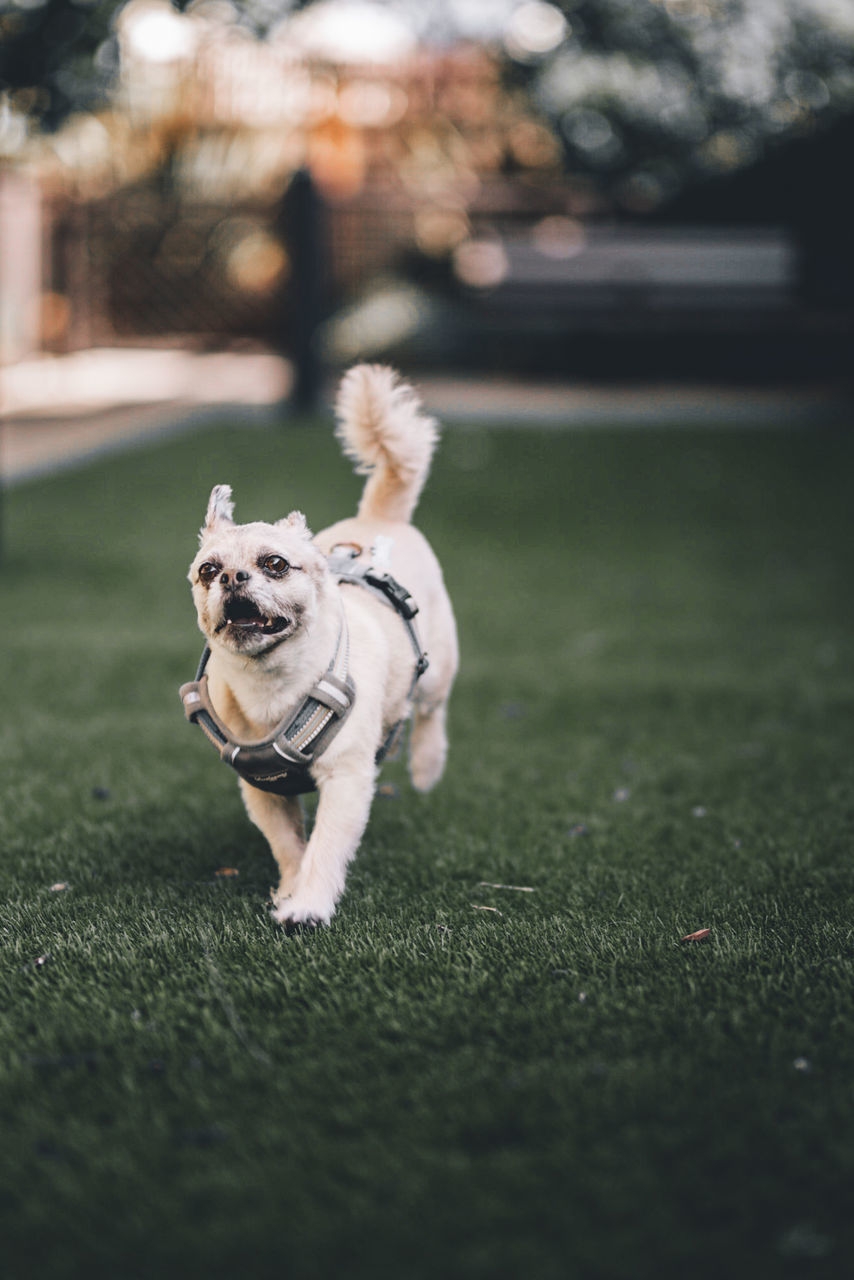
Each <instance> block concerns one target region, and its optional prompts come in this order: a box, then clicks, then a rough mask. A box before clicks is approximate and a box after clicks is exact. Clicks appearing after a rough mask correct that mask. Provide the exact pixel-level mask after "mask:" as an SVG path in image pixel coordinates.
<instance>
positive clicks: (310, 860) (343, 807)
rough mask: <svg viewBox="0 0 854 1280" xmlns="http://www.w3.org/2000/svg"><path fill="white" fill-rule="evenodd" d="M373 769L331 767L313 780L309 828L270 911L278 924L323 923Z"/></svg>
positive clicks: (358, 827)
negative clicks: (288, 883)
mask: <svg viewBox="0 0 854 1280" xmlns="http://www.w3.org/2000/svg"><path fill="white" fill-rule="evenodd" d="M375 776H376V770H375V768H374V766H373V762H371V763H370V765H369V766H368V767H366V768H362V769H354V768H352V767H351V768H348V769H340V770H336V771H335V772H334V773H332V774H331V775H330V776H329V777H328V778H326V779H325V780H321V781H319V782H318V791H319V799H318V803H317V814H316V816H315V821H314V829H313V830H312V833H311V837H310V839H309V842H308V845H307V846H306V851H305V856H304V857H303V860H302V863H301V864H300V868H299V871H298V872H297V875H296V879H295V881H294V885H293V889H292V891H291V894H290V896H289V897H287V898H282V899H277V900H276V903H275V910H274V911H273V917H274V919H275V920H278V922H279V923H280V924H284V925H298V924H309V925H317V924H328V923H329V921H330V920H331V919H332V915H333V913H334V911H335V906H336V903H337V902H338V899H339V898H340V897H341V894H342V893H343V891H344V880H345V877H346V875H347V866H348V864H349V862H350V860H351V859H352V857H353V855H354V854H355V852H356V850H357V848H358V847H359V841H360V840H361V838H362V833H363V831H364V830H365V826H366V825H367V821H368V814H369V813H370V809H371V800H372V799H373V793H374V779H375Z"/></svg>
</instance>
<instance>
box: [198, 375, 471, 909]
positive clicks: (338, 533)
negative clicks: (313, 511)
mask: <svg viewBox="0 0 854 1280" xmlns="http://www.w3.org/2000/svg"><path fill="white" fill-rule="evenodd" d="M335 411H336V419H337V425H336V435H337V436H338V438H339V441H340V443H341V445H342V447H343V451H344V453H345V455H346V456H348V457H349V458H350V459H351V461H352V462H353V463H354V464H355V469H356V471H357V472H358V473H361V474H365V475H367V480H366V483H365V486H364V489H363V492H362V495H361V500H360V502H359V505H358V510H357V514H356V515H355V516H354V517H351V518H348V519H344V520H342V521H340V522H338V523H337V524H334V525H332V526H331V527H330V528H328V529H324V530H323V531H322V532H321V533H319V534H318V535H317V536H316V537H313V536H312V534H311V531H310V530H309V528H308V526H307V524H306V520H305V517H304V515H303V514H302V513H301V512H299V511H292V512H291V513H290V514H289V515H287V516H285V517H284V518H283V519H281V520H278V521H277V522H276V523H274V524H266V523H262V522H254V523H251V524H237V523H236V522H235V520H234V506H233V503H232V497H231V489H230V487H229V486H228V485H216V486H215V487H214V489H213V491H212V492H211V495H210V501H209V503H208V508H207V514H206V516H205V523H204V525H203V527H202V529H201V533H200V537H199V551H198V554H197V555H196V557H195V559H194V560H193V563H192V565H191V567H190V572H189V579H190V582H191V584H192V595H193V601H194V603H195V606H196V613H197V617H198V623H199V627H200V629H201V631H202V633H203V635H204V637H205V640H206V642H207V648H206V655H209V656H208V657H207V662H206V666H205V676H206V687H205V693H204V697H202V695H201V693H200V692H199V691H200V689H201V685H200V684H192V685H188V686H184V688H183V689H182V697H183V698H184V701H185V709H186V710H187V714H188V716H189V717H190V718H191V719H192V718H194V715H195V714H197V713H198V709H199V706H200V705H201V702H202V701H204V702H205V703H206V705H207V707H208V710H209V713H210V714H209V715H208V717H207V725H205V724H202V727H206V731H208V736H209V737H211V740H212V741H213V742H214V745H215V746H217V748H218V749H219V750H220V753H221V755H222V756H223V758H224V759H226V760H227V761H228V762H229V763H231V764H232V765H233V766H234V767H235V768H238V765H239V764H240V763H241V760H240V757H239V752H240V751H241V750H243V759H244V760H248V759H249V758H250V756H252V754H253V750H254V753H255V755H256V756H259V758H260V755H263V756H264V759H266V758H267V757H268V756H271V752H277V753H278V755H279V756H282V759H281V760H279V764H280V765H282V767H283V777H284V778H285V782H284V783H272V782H270V781H269V780H266V781H265V780H261V779H258V778H254V777H253V775H252V774H251V772H250V773H249V775H248V776H247V775H246V774H245V773H244V774H243V776H241V778H240V783H239V785H240V790H241V792H242V796H243V801H244V804H245V807H246V811H247V813H248V815H249V818H250V819H251V821H252V822H253V823H254V824H255V825H256V826H257V827H258V828H259V829H260V831H261V832H262V833H263V834H264V836H265V837H266V839H267V841H268V843H269V845H270V849H271V851H272V854H273V857H274V858H275V860H276V862H277V864H278V869H279V883H278V886H277V887H276V888H275V889H274V890H273V891H272V912H273V917H274V919H275V920H276V921H278V922H279V923H280V924H282V925H284V926H285V927H286V928H288V930H294V929H300V928H314V927H317V926H319V925H328V924H329V922H330V921H331V919H332V916H333V914H334V912H335V909H336V905H337V903H338V901H339V899H340V897H341V894H342V893H343V890H344V883H345V877H346V873H347V867H348V865H349V863H350V861H351V860H352V858H353V857H354V855H355V853H356V850H357V848H358V846H359V843H360V841H361V838H362V835H363V833H364V830H365V827H366V825H367V822H368V816H369V813H370V809H371V802H372V799H373V795H374V790H375V786H376V778H377V773H378V765H377V761H378V759H379V758H381V756H382V754H383V751H384V749H385V747H386V746H387V745H388V741H389V738H390V737H391V736H392V735H393V734H394V732H395V726H399V725H401V723H402V722H404V721H406V720H407V719H408V718H411V721H412V723H411V733H410V743H409V774H410V778H411V781H412V784H413V786H414V787H415V788H416V789H417V790H418V791H429V790H430V789H431V788H432V787H433V786H435V784H436V783H437V782H438V781H439V779H440V778H441V776H442V772H443V770H444V766H445V758H446V753H447V747H448V742H447V730H446V716H447V706H448V699H449V696H450V693H451V688H452V686H453V683H454V678H455V676H456V672H457V667H458V661H459V651H458V643H457V629H456V623H455V619H454V613H453V609H452V606H451V602H450V599H449V597H448V593H447V591H446V589H445V584H444V580H443V577H442V570H441V568H440V566H439V562H438V560H437V558H436V556H435V554H434V553H433V551H432V549H431V547H430V545H429V543H428V542H427V540H426V538H425V537H424V536H423V534H421V533H420V532H419V531H418V530H417V529H416V528H415V527H414V526H413V525H412V523H411V518H412V514H413V511H414V509H415V506H416V503H417V501H418V498H419V495H420V493H421V490H422V488H423V485H424V482H425V481H426V479H427V475H428V472H429V470H430V463H431V459H432V455H433V451H434V448H435V445H436V442H437V439H438V428H437V424H436V423H435V421H434V420H433V419H432V418H430V417H428V416H427V415H426V414H425V413H424V411H423V409H422V406H421V402H420V399H419V397H418V395H417V393H416V392H415V391H414V389H413V388H412V387H411V386H409V385H408V384H406V383H404V382H402V381H401V380H400V379H399V377H398V375H397V374H396V373H395V372H394V371H393V370H391V369H389V368H386V367H383V366H379V365H357V366H356V367H354V368H352V369H350V370H349V372H348V373H347V374H345V376H344V378H343V379H342V381H341V385H340V388H339V391H338V396H337V400H336V405H335ZM342 557H343V559H342ZM378 561H381V562H382V563H380V564H378V563H377V562H378ZM335 564H337V565H338V570H337V571H336V570H335V568H334V567H333V566H334V565H335ZM342 565H343V566H344V568H343V569H342ZM366 570H367V572H368V579H367V581H366V580H364V579H361V580H360V578H359V576H358V575H360V574H361V575H364V574H365V572H366ZM342 573H343V574H347V573H350V574H351V575H355V576H351V577H350V580H347V577H346V576H345V577H344V578H343V580H342ZM369 584H373V585H369ZM377 584H379V588H378V586H377ZM389 584H391V585H389ZM400 584H404V588H401V586H400ZM366 587H368V589H366ZM380 588H381V589H380ZM408 593H411V596H410V595H409V594H408ZM413 599H414V601H415V603H416V604H417V619H413V617H412V616H411V610H412V609H413V608H414V607H415V605H413V603H412V601H413ZM401 602H403V603H401ZM390 605H394V606H395V607H389V606H390ZM407 611H409V612H410V618H409V619H407V618H406V617H405V614H406V612H407ZM416 622H417V631H416V629H415V627H416ZM419 643H423V645H424V648H425V649H426V653H427V655H429V656H428V658H427V661H426V662H425V660H424V659H423V658H419V655H418V646H419ZM204 663H205V660H204V659H203V665H204ZM425 666H426V670H424V667H425ZM345 667H346V670H344V668H345ZM422 672H423V673H422ZM187 690H190V692H189V693H188V692H186V691H187ZM324 691H325V692H324ZM312 699H320V700H321V701H320V702H317V701H312ZM323 699H325V702H324V701H323ZM336 699H337V701H336ZM345 704H346V707H345ZM301 707H302V708H306V707H307V708H308V710H307V711H306V712H305V714H303V713H302V712H299V711H298V709H299V708H301ZM295 709H297V711H298V714H297V715H296V721H295V722H298V721H300V719H303V720H304V719H305V718H306V716H308V717H309V719H311V714H310V713H311V712H316V713H317V715H316V716H315V717H314V718H315V719H316V720H318V721H319V720H322V719H323V717H324V716H325V717H326V720H327V721H328V722H329V723H328V724H327V727H326V729H325V730H324V733H325V734H326V740H325V741H324V742H323V746H322V749H320V747H317V749H316V750H311V749H310V748H308V749H306V750H303V751H300V750H299V749H297V748H295V747H294V746H293V742H295V741H297V739H291V738H287V739H286V738H285V737H283V736H282V735H281V734H280V735H279V737H278V738H275V743H274V745H270V744H271V737H275V734H276V733H277V732H278V729H277V726H278V728H279V729H280V728H281V726H282V725H283V724H285V723H287V722H288V719H289V717H290V716H291V713H292V712H294V711H295ZM217 726H218V727H217ZM330 730H333V732H331V733H330ZM321 736H322V735H321ZM220 739H226V743H225V745H223V742H222V741H221V740H220ZM320 741H321V738H317V739H316V742H318V743H319V742H320ZM259 742H260V743H266V744H267V745H266V747H264V748H263V750H261V749H260V748H258V747H257V746H256V745H255V744H258V743H259ZM259 753H260V755H259ZM283 753H284V754H283ZM271 758H274V759H278V756H271ZM289 771H290V774H291V776H293V775H294V774H296V776H297V783H296V784H295V785H296V787H297V790H299V789H300V786H299V783H300V779H302V780H303V781H304V783H305V785H304V786H303V787H302V788H301V789H302V790H313V789H316V790H317V792H318V805H317V811H316V814H315V820H314V824H313V829H312V831H311V835H310V838H309V839H308V840H306V834H305V823H304V816H303V809H302V803H301V799H300V797H299V795H298V794H279V793H278V792H277V791H276V789H275V788H276V787H277V786H279V785H287V777H288V774H289Z"/></svg>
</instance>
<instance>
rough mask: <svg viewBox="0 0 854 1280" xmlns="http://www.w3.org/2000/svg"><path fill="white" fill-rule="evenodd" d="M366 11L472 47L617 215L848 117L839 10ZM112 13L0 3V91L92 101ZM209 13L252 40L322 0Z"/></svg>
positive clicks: (272, 0)
mask: <svg viewBox="0 0 854 1280" xmlns="http://www.w3.org/2000/svg"><path fill="white" fill-rule="evenodd" d="M200 2H201V3H204V2H205V0H196V3H200ZM377 2H378V3H379V4H381V5H383V6H385V7H387V8H392V9H395V10H397V11H398V12H401V13H402V14H403V15H404V16H405V17H406V18H407V19H408V20H409V22H410V23H411V24H412V26H413V28H414V29H415V30H416V32H417V34H418V35H420V36H421V37H422V38H423V39H426V40H430V41H434V42H435V41H439V42H442V43H445V44H448V43H450V42H451V41H452V40H453V39H455V38H458V37H462V38H469V39H478V40H483V41H485V42H486V43H488V44H489V45H490V46H491V47H492V48H493V49H494V50H495V52H496V54H497V56H498V57H499V58H500V60H501V61H502V63H503V65H504V67H505V70H506V74H507V79H508V81H509V82H510V84H511V85H516V86H518V87H519V88H520V89H521V90H523V91H525V92H527V93H529V94H531V95H532V97H533V99H534V100H535V102H536V103H537V104H538V106H539V108H540V109H541V110H542V111H543V112H544V113H545V115H547V116H548V117H549V118H550V119H551V121H552V122H553V123H554V125H555V127H556V129H557V131H558V132H559V134H560V137H561V139H562V142H563V145H564V148H565V153H566V159H567V164H568V167H569V168H570V169H571V171H572V172H573V173H574V174H582V175H588V176H589V177H590V179H591V180H592V181H593V182H594V183H595V186H596V188H597V189H598V190H599V191H600V192H602V193H604V195H605V196H606V197H607V198H608V199H609V200H613V201H614V202H615V203H616V204H617V205H619V206H621V207H622V208H624V209H626V210H629V211H635V212H638V213H641V212H648V211H651V210H653V209H655V208H656V207H658V206H660V205H662V204H664V203H666V202H667V201H668V199H670V197H671V196H672V195H673V194H674V193H675V192H676V191H678V190H679V189H681V188H682V187H683V186H685V185H686V183H690V182H691V181H693V180H695V179H696V178H698V177H702V176H708V175H713V174H721V173H728V172H734V171H736V170H739V169H742V168H744V167H746V166H748V165H750V164H751V163H753V161H754V160H756V159H757V158H758V157H759V156H760V155H761V154H762V153H763V152H764V151H765V150H766V148H768V147H769V146H770V145H772V144H773V143H774V142H775V141H777V140H782V139H788V138H791V137H801V136H805V135H807V134H808V133H810V132H811V131H812V130H814V129H815V128H816V127H817V126H818V125H820V124H823V123H824V122H832V120H833V119H835V118H838V117H839V116H840V115H843V114H846V113H850V112H851V111H852V110H854V56H852V50H853V49H854V3H852V0H553V2H551V3H549V2H547V0H490V3H488V4H487V3H477V2H474V3H473V0H377ZM124 3H125V0H0V94H2V93H3V91H4V90H5V91H6V92H7V93H10V95H11V97H12V102H13V105H14V107H15V108H16V109H17V110H18V111H20V112H24V113H25V114H26V115H28V116H29V117H31V118H32V119H33V120H35V121H36V122H38V123H40V124H41V125H42V126H44V127H46V128H55V127H56V126H57V125H58V124H59V123H60V122H61V121H62V120H63V118H64V117H65V116H66V115H68V114H69V113H70V112H72V111H74V110H79V109H85V108H87V107H91V106H92V105H93V104H95V103H96V102H98V101H100V100H102V99H103V98H104V97H105V95H106V93H107V90H108V87H109V85H110V83H111V81H112V79H113V77H114V75H115V72H116V70H117V67H118V42H117V39H116V36H115V17H116V15H117V13H118V12H119V11H120V10H121V9H122V8H123V7H124ZM219 3H220V4H221V5H222V4H225V5H228V6H230V8H231V10H232V12H233V14H234V16H235V18H236V19H237V20H238V21H240V22H241V23H243V24H244V25H245V26H247V27H248V28H250V29H252V30H253V31H254V32H255V33H257V34H258V35H260V36H264V35H265V34H267V33H268V32H269V31H270V30H272V29H273V28H274V27H275V26H276V25H277V24H278V23H279V22H280V21H281V20H282V18H283V17H285V16H286V15H287V14H288V13H290V12H292V11H293V10H295V9H299V8H304V7H308V6H309V5H311V4H312V3H317V4H325V5H329V3H330V0H219ZM174 7H175V8H177V9H186V8H187V7H188V0H175V6H174Z"/></svg>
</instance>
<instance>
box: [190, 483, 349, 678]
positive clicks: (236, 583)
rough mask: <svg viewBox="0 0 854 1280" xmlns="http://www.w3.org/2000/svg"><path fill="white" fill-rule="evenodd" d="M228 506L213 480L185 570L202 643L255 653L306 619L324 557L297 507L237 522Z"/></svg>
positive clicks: (226, 494) (224, 491)
mask: <svg viewBox="0 0 854 1280" xmlns="http://www.w3.org/2000/svg"><path fill="white" fill-rule="evenodd" d="M233 513H234V506H233V504H232V501H231V490H230V488H229V487H228V485H217V486H216V487H215V488H214V490H213V492H212V493H211V497H210V502H209V503H208V510H207V515H206V517H205V524H204V526H203V528H202V530H201V534H200V537H199V543H200V546H199V552H198V555H197V556H196V558H195V560H194V561H193V563H192V565H191V566H190V573H189V575H188V576H189V579H190V582H191V583H192V586H193V600H194V602H195V605H196V613H197V614H198V619H199V626H200V628H201V630H202V631H203V633H204V635H205V637H206V639H207V641H208V643H209V644H210V645H212V646H213V645H221V646H223V647H224V648H226V649H228V650H230V651H231V652H232V653H236V654H241V655H243V656H245V657H250V658H251V657H260V656H261V655H263V654H266V653H269V652H270V651H271V650H272V649H274V648H277V647H278V646H279V645H281V644H283V643H286V642H287V641H288V640H289V639H291V638H292V637H293V636H295V635H296V634H297V633H298V632H299V631H300V630H302V629H304V628H306V627H309V626H310V625H311V621H312V618H313V617H314V614H315V611H316V608H317V602H318V591H319V589H320V587H321V586H322V583H323V580H324V576H325V574H326V572H327V569H326V561H325V559H324V557H323V556H322V555H321V554H320V552H319V551H318V550H317V548H316V547H315V546H314V544H313V543H312V541H311V533H310V532H309V530H308V529H307V528H306V523H305V518H304V516H302V515H301V514H300V513H299V512H297V511H293V512H291V514H290V515H289V516H287V517H286V518H285V519H284V520H279V521H278V522H277V523H276V524H263V523H255V524H235V523H234V520H233V518H232V517H233Z"/></svg>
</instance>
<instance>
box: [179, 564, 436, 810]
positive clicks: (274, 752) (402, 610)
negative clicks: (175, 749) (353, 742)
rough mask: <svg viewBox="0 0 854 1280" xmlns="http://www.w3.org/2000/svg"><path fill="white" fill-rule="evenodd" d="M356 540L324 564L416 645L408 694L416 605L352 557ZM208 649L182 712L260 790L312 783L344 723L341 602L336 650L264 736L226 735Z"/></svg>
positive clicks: (395, 729)
mask: <svg viewBox="0 0 854 1280" xmlns="http://www.w3.org/2000/svg"><path fill="white" fill-rule="evenodd" d="M360 553H361V548H355V547H354V548H352V549H348V550H346V551H344V552H341V551H339V550H338V549H337V548H335V549H333V552H332V555H331V556H330V558H329V568H330V571H331V573H332V575H333V577H334V578H335V579H336V580H337V581H338V583H339V584H351V585H355V586H359V587H362V588H363V589H365V590H368V591H370V592H372V594H373V595H375V596H376V597H377V598H378V599H380V600H382V602H383V603H384V604H386V605H388V606H390V607H391V608H392V609H394V610H395V612H396V613H397V614H398V615H399V617H400V618H401V620H402V622H403V625H404V626H405V628H406V632H407V635H408V636H409V639H410V643H411V644H412V647H413V650H414V652H415V671H414V675H413V678H412V684H411V686H410V689H409V695H408V697H409V698H410V699H411V697H412V694H413V692H414V691H415V686H416V684H417V683H418V680H419V679H420V677H421V676H422V675H423V674H424V672H425V671H426V670H427V666H428V662H427V655H426V653H425V652H424V650H423V649H422V648H421V641H420V639H419V637H418V631H417V629H416V627H415V615H416V614H417V613H418V606H417V604H416V603H415V601H414V600H413V599H412V597H411V596H410V594H409V592H408V591H407V590H406V588H405V587H402V586H401V585H400V583H399V582H397V581H396V580H395V579H394V578H393V577H392V576H391V574H389V573H384V572H378V571H377V570H376V569H375V568H374V567H373V566H371V565H359V564H356V557H357V556H358V555H359V554H360ZM210 655H211V651H210V649H209V647H208V646H207V645H205V648H204V651H203V652H202V657H201V661H200V662H199V668H198V671H197V672H196V678H195V680H191V681H189V682H188V683H187V684H184V685H182V686H181V689H180V697H181V701H182V702H183V704H184V714H185V715H186V717H187V719H188V720H189V721H190V722H191V723H192V724H195V725H198V727H199V728H200V729H201V730H202V732H203V733H204V735H205V737H206V738H207V739H208V741H209V742H210V743H211V745H212V746H213V747H214V748H215V749H216V751H217V752H218V754H219V757H220V759H221V760H222V761H224V763H225V764H228V765H230V766H231V768H232V769H234V771H235V773H238V774H239V775H240V777H241V778H243V779H244V781H245V782H248V783H249V784H250V785H251V786H253V787H257V788H258V789H259V790H260V791H272V792H273V793H274V794H275V795H279V796H297V795H304V794H305V793H306V792H309V791H314V790H316V783H315V781H314V778H313V777H312V775H311V772H310V769H311V766H312V764H314V763H315V761H316V760H317V758H318V756H320V755H321V754H322V752H323V751H325V750H326V748H327V747H328V746H329V743H330V742H331V741H332V739H333V738H334V737H335V735H336V733H338V731H339V729H340V728H341V727H342V725H343V724H344V721H345V720H346V719H347V717H348V715H349V714H350V712H351V710H352V709H353V703H354V701H355V698H356V686H355V685H354V683H353V681H352V679H351V678H350V675H349V673H348V668H349V662H350V640H349V634H348V631H347V621H346V618H345V616H344V610H343V607H342V610H341V626H340V629H339V632H338V641H337V643H336V646H335V652H334V654H333V655H332V660H331V662H330V663H329V666H328V667H327V669H326V671H325V672H324V674H323V675H322V676H321V678H320V680H318V682H317V684H316V685H314V686H313V688H311V689H310V690H309V692H308V693H307V694H306V696H305V698H303V700H302V702H301V703H300V704H299V706H298V707H296V708H295V709H294V710H292V711H290V712H288V714H287V715H286V716H285V717H284V718H283V719H282V720H280V722H279V724H278V725H277V726H276V728H275V729H274V730H273V732H272V733H271V734H269V735H268V736H267V737H266V738H262V739H260V740H259V741H255V742H244V741H241V740H240V739H238V738H235V737H233V736H232V734H231V733H230V732H229V730H228V729H227V728H226V726H225V724H224V723H223V721H222V720H221V719H220V718H219V716H218V715H217V713H216V711H215V710H214V707H213V704H212V702H211V699H210V693H209V691H208V678H207V676H206V675H205V668H206V667H207V664H208V659H209V658H210ZM402 724H403V721H402V720H400V721H398V723H397V724H395V725H393V726H392V728H391V730H390V732H389V733H388V735H387V737H386V739H385V741H384V742H383V744H382V746H381V747H380V749H379V751H378V752H377V755H376V760H377V763H379V762H380V761H381V760H384V759H385V757H386V756H387V755H388V753H389V751H390V750H391V748H392V746H393V745H394V743H395V740H396V738H397V736H398V733H399V731H400V728H401V726H402Z"/></svg>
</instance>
